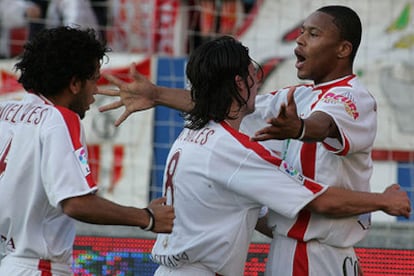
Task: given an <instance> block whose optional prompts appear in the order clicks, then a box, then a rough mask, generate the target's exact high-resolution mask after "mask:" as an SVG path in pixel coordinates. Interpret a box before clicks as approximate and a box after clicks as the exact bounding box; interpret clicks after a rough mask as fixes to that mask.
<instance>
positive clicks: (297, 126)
mask: <svg viewBox="0 0 414 276" xmlns="http://www.w3.org/2000/svg"><path fill="white" fill-rule="evenodd" d="M294 93H295V87H291V88H290V89H289V91H288V94H287V105H286V104H285V103H283V104H282V105H281V106H280V111H279V114H278V116H277V117H273V118H269V119H268V120H267V123H269V124H270V126H267V127H265V128H262V129H261V130H259V131H257V132H256V133H255V136H253V137H252V138H251V140H253V141H265V140H269V139H278V140H284V139H288V138H297V137H299V136H300V135H301V132H302V128H301V124H302V122H301V119H300V118H299V116H298V114H297V111H296V103H295V98H294Z"/></svg>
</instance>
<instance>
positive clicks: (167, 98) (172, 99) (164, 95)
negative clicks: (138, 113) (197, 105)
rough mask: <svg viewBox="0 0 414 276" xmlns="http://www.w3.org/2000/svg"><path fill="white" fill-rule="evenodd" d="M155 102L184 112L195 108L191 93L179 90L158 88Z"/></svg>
mask: <svg viewBox="0 0 414 276" xmlns="http://www.w3.org/2000/svg"><path fill="white" fill-rule="evenodd" d="M154 102H155V105H163V106H167V107H170V108H174V109H177V110H180V111H183V112H188V111H190V110H191V109H192V108H193V102H192V100H191V95H190V91H188V90H185V89H179V88H169V87H157V91H156V93H155V98H154Z"/></svg>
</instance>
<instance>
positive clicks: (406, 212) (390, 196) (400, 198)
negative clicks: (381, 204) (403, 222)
mask: <svg viewBox="0 0 414 276" xmlns="http://www.w3.org/2000/svg"><path fill="white" fill-rule="evenodd" d="M382 194H383V195H384V196H385V197H386V202H387V206H386V207H385V208H384V209H383V211H384V212H385V213H387V214H389V215H392V216H404V217H406V218H409V217H410V213H411V203H410V199H409V198H408V195H407V193H406V192H405V191H403V190H402V189H401V188H400V185H398V184H393V185H391V186H389V187H387V189H385V191H384V192H383V193H382Z"/></svg>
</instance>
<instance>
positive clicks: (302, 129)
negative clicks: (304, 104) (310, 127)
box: [294, 118, 306, 140]
mask: <svg viewBox="0 0 414 276" xmlns="http://www.w3.org/2000/svg"><path fill="white" fill-rule="evenodd" d="M305 132H306V127H305V121H304V120H303V119H302V118H300V130H299V135H298V136H297V137H296V138H294V139H296V140H302V139H303V137H305Z"/></svg>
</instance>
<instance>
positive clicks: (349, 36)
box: [317, 5, 362, 62]
mask: <svg viewBox="0 0 414 276" xmlns="http://www.w3.org/2000/svg"><path fill="white" fill-rule="evenodd" d="M317 11H319V12H323V13H326V14H329V15H331V16H332V17H333V18H334V20H333V22H334V24H335V25H336V26H337V27H338V29H339V32H340V36H341V38H342V39H344V40H347V41H349V42H351V44H352V53H351V62H353V61H354V59H355V56H356V54H357V51H358V47H359V44H360V43H361V36H362V24H361V19H360V18H359V16H358V14H357V13H356V12H355V11H354V10H352V9H351V8H349V7H345V6H337V5H332V6H325V7H322V8H320V9H318V10H317Z"/></svg>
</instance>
